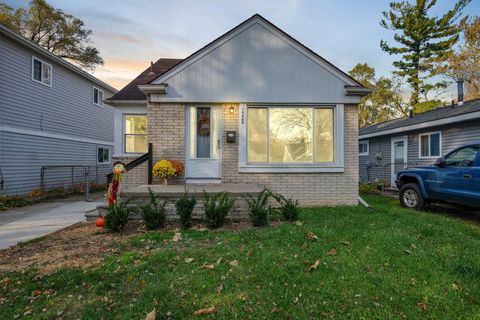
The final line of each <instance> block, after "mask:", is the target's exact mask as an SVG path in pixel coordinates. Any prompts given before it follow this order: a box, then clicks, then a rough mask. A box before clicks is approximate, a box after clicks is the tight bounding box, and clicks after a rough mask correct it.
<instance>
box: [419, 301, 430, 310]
mask: <svg viewBox="0 0 480 320" xmlns="http://www.w3.org/2000/svg"><path fill="white" fill-rule="evenodd" d="M417 306H418V307H419V308H420V309H422V311H427V310H428V307H427V305H426V304H425V303H423V302H419V303H417Z"/></svg>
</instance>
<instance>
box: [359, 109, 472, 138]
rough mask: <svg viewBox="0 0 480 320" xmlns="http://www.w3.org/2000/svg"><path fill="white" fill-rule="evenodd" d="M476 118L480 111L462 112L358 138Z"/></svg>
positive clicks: (362, 136)
mask: <svg viewBox="0 0 480 320" xmlns="http://www.w3.org/2000/svg"><path fill="white" fill-rule="evenodd" d="M476 118H480V111H475V112H470V113H465V114H461V115H458V116H453V117H449V118H444V119H439V120H433V121H428V122H422V123H417V124H412V125H409V126H405V127H400V128H395V129H390V130H384V131H379V132H373V133H367V134H364V135H360V136H358V139H359V140H363V139H368V138H373V137H379V136H385V135H389V134H395V133H401V132H405V131H413V130H418V129H425V128H430V127H436V126H441V125H444V124H453V123H454V122H460V121H467V120H474V119H476Z"/></svg>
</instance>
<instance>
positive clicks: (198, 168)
mask: <svg viewBox="0 0 480 320" xmlns="http://www.w3.org/2000/svg"><path fill="white" fill-rule="evenodd" d="M220 138H221V108H220V107H217V106H204V105H200V106H191V107H187V135H186V140H187V141H186V145H187V150H186V160H185V177H186V178H187V182H188V183H195V182H197V183H219V182H220V167H221V166H220V160H221V152H220V151H221V150H220V145H221V144H220Z"/></svg>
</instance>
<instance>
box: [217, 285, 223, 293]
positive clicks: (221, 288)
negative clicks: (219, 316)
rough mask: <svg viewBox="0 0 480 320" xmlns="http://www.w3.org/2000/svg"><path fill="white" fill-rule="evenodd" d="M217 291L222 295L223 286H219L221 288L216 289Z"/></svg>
mask: <svg viewBox="0 0 480 320" xmlns="http://www.w3.org/2000/svg"><path fill="white" fill-rule="evenodd" d="M215 291H217V293H222V291H223V284H221V285H219V286H218V287H217V288H216V289H215Z"/></svg>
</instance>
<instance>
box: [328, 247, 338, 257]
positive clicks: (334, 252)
mask: <svg viewBox="0 0 480 320" xmlns="http://www.w3.org/2000/svg"><path fill="white" fill-rule="evenodd" d="M336 255H337V249H336V248H332V249H330V251H328V252H327V256H336Z"/></svg>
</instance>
